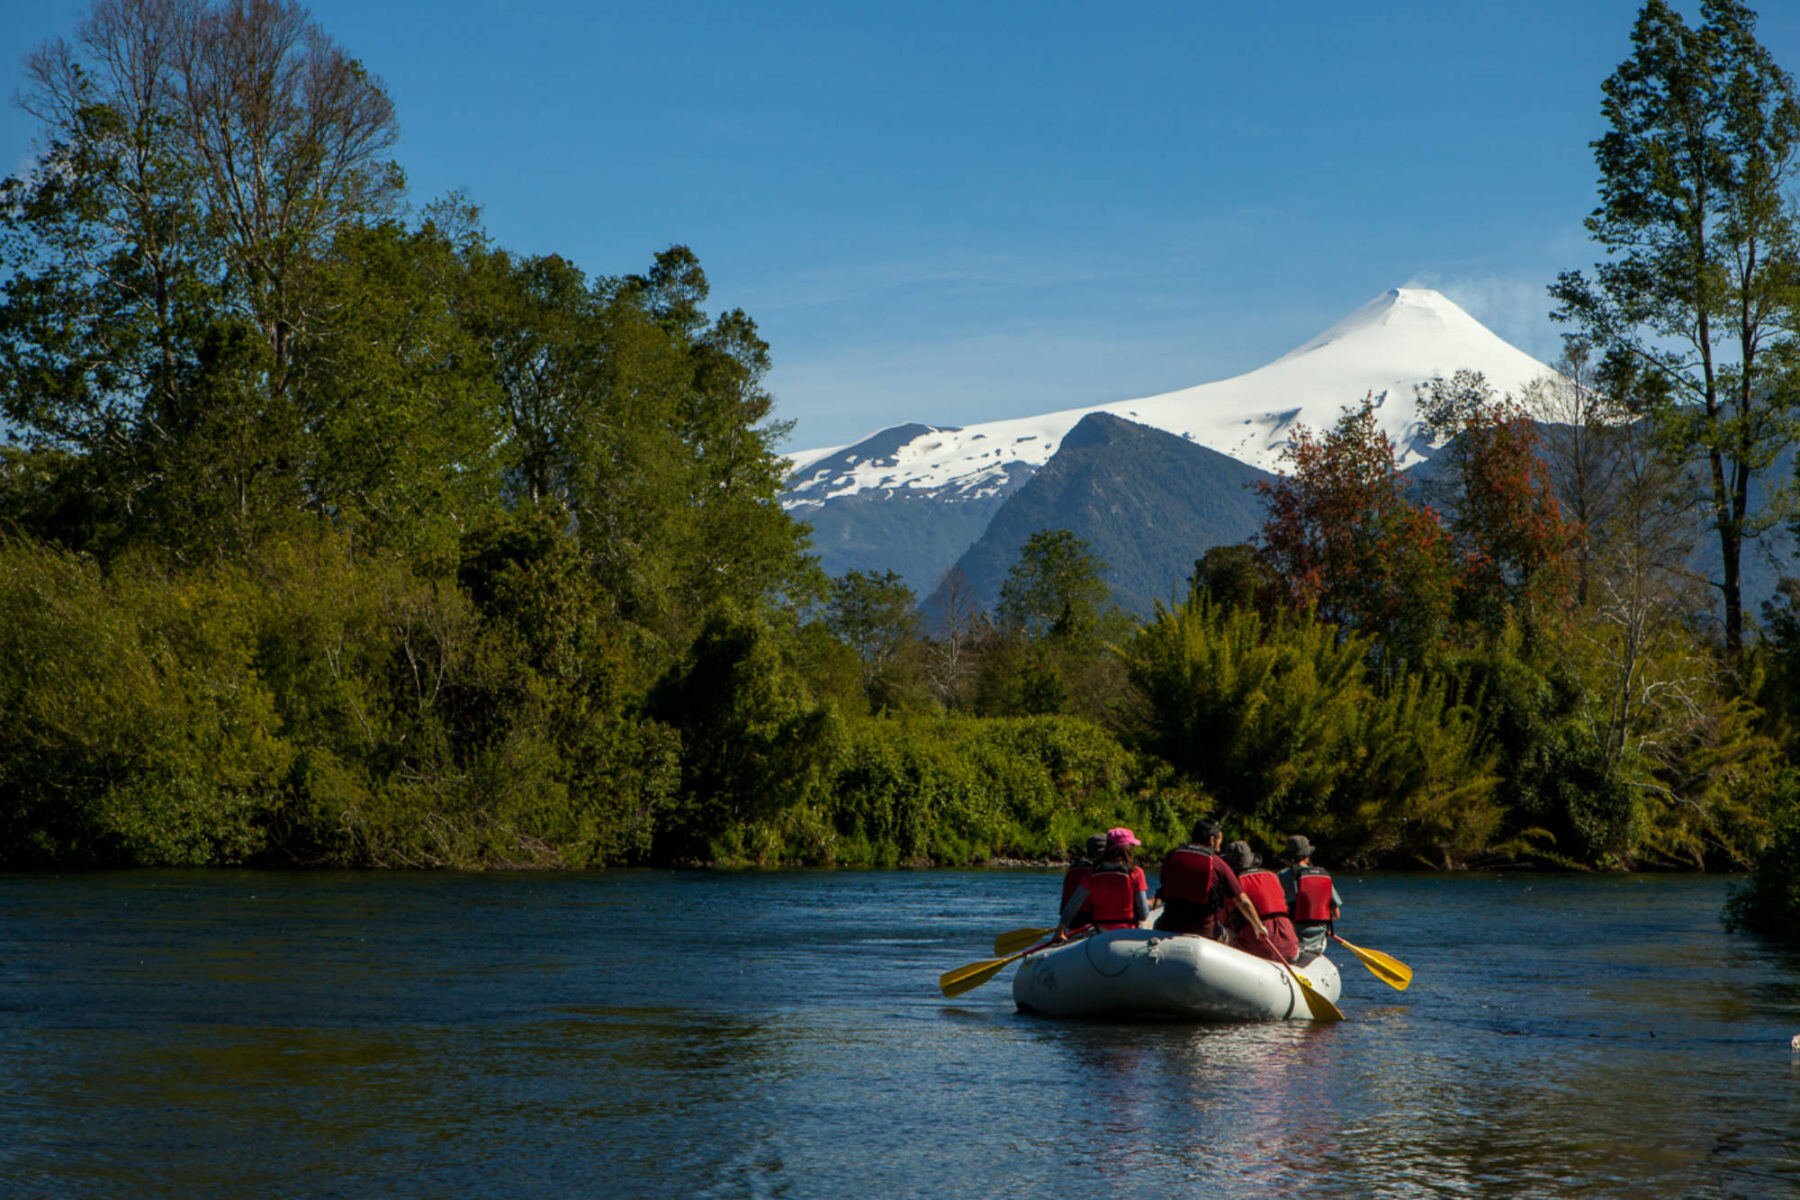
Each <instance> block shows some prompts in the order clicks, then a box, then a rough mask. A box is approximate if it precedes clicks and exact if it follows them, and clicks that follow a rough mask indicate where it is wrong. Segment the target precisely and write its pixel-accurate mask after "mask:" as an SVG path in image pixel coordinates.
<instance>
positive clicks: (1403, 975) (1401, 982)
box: [1331, 933, 1413, 992]
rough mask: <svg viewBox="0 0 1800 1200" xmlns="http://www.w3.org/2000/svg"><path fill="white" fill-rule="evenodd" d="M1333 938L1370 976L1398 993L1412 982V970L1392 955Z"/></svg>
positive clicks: (1336, 936)
mask: <svg viewBox="0 0 1800 1200" xmlns="http://www.w3.org/2000/svg"><path fill="white" fill-rule="evenodd" d="M1331 936H1332V938H1333V939H1334V940H1335V941H1336V942H1337V944H1338V945H1340V946H1342V947H1343V948H1344V949H1346V950H1348V951H1349V952H1350V953H1352V954H1354V955H1356V959H1357V961H1358V962H1360V963H1362V965H1363V966H1365V967H1367V968H1369V974H1371V975H1373V976H1375V978H1377V979H1379V980H1381V982H1383V983H1385V984H1387V985H1388V986H1389V987H1391V988H1393V989H1394V990H1395V991H1397V992H1404V991H1405V990H1406V985H1407V984H1409V983H1411V982H1412V976H1413V973H1412V968H1411V967H1409V966H1407V965H1406V964H1405V963H1403V962H1401V961H1400V960H1399V959H1397V958H1395V957H1394V956H1393V955H1391V954H1383V953H1382V952H1381V951H1379V950H1364V949H1363V948H1362V947H1360V946H1352V945H1351V944H1350V943H1349V942H1346V941H1345V940H1344V939H1343V938H1341V937H1338V935H1337V934H1335V933H1334V934H1332V935H1331Z"/></svg>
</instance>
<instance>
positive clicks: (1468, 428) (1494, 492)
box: [1419, 370, 1581, 634]
mask: <svg viewBox="0 0 1800 1200" xmlns="http://www.w3.org/2000/svg"><path fill="white" fill-rule="evenodd" d="M1419 398H1420V401H1421V407H1422V409H1423V410H1424V413H1425V419H1426V421H1427V422H1428V423H1429V424H1430V425H1431V428H1432V431H1433V432H1434V433H1436V434H1437V435H1438V436H1439V437H1445V438H1449V439H1450V441H1449V444H1448V446H1447V447H1446V448H1445V454H1446V455H1448V457H1449V459H1450V461H1451V464H1452V468H1453V470H1452V472H1451V479H1450V484H1451V486H1450V489H1449V496H1450V503H1449V506H1448V507H1449V510H1450V531H1451V535H1452V537H1453V538H1454V541H1455V546H1456V550H1457V554H1458V557H1459V559H1460V563H1459V572H1458V576H1459V577H1458V580H1457V591H1458V597H1457V599H1458V606H1459V608H1460V610H1461V615H1462V616H1463V617H1464V618H1465V619H1467V620H1472V621H1474V622H1476V623H1477V624H1479V625H1483V626H1485V627H1487V628H1488V629H1489V630H1490V631H1493V630H1498V629H1499V628H1500V627H1501V626H1502V625H1503V624H1504V623H1505V622H1506V620H1507V619H1508V618H1509V617H1516V618H1518V619H1519V620H1520V621H1521V622H1522V623H1523V626H1524V628H1525V630H1526V632H1527V633H1528V634H1529V633H1532V632H1535V630H1536V629H1537V628H1538V626H1539V625H1540V624H1541V622H1542V621H1543V620H1544V618H1546V617H1547V616H1549V615H1551V614H1552V613H1554V612H1556V611H1559V610H1561V609H1563V608H1565V607H1566V601H1567V599H1568V593H1569V591H1570V584H1571V583H1572V582H1573V574H1574V572H1573V571H1572V569H1571V566H1572V564H1571V556H1572V551H1573V550H1574V549H1575V547H1576V546H1577V545H1579V544H1580V542H1581V536H1580V532H1581V531H1580V530H1579V529H1578V528H1577V527H1576V526H1574V525H1572V524H1571V523H1570V522H1568V521H1567V520H1565V519H1564V517H1563V514H1562V505H1561V504H1560V503H1558V501H1557V498H1556V493H1555V489H1554V488H1553V487H1552V486H1551V482H1550V472H1549V468H1548V466H1547V465H1546V464H1545V462H1544V460H1543V459H1542V458H1541V457H1540V455H1539V449H1540V445H1541V443H1540V442H1539V439H1538V430H1537V425H1536V424H1535V423H1534V422H1533V421H1532V420H1531V418H1530V417H1529V416H1528V415H1527V414H1526V412H1525V409H1524V407H1523V405H1521V404H1520V403H1519V402H1518V401H1516V400H1514V399H1513V398H1512V397H1511V396H1501V395H1497V394H1495V392H1494V390H1493V388H1491V387H1489V386H1488V383H1487V380H1486V379H1485V378H1483V376H1482V375H1481V373H1480V372H1479V371H1466V370H1464V371H1458V372H1456V374H1455V375H1453V376H1452V377H1450V378H1449V379H1444V378H1442V377H1439V378H1437V379H1433V380H1432V381H1431V382H1430V383H1428V384H1426V385H1424V386H1423V387H1421V388H1420V389H1419Z"/></svg>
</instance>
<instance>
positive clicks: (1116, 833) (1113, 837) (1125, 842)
mask: <svg viewBox="0 0 1800 1200" xmlns="http://www.w3.org/2000/svg"><path fill="white" fill-rule="evenodd" d="M1143 844H1144V843H1142V842H1140V841H1138V835H1137V834H1135V833H1133V832H1131V830H1129V829H1127V828H1125V827H1124V826H1123V825H1121V826H1119V827H1118V828H1117V829H1109V830H1107V831H1106V848H1107V849H1108V850H1110V849H1112V848H1113V847H1114V846H1141V845H1143Z"/></svg>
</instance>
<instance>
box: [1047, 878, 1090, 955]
mask: <svg viewBox="0 0 1800 1200" xmlns="http://www.w3.org/2000/svg"><path fill="white" fill-rule="evenodd" d="M1087 902H1088V890H1087V884H1085V883H1082V884H1077V885H1076V886H1075V890H1074V891H1072V892H1070V893H1069V902H1068V903H1067V904H1065V905H1063V908H1062V912H1061V913H1059V914H1057V918H1056V932H1055V933H1054V934H1052V935H1051V940H1052V941H1058V942H1060V941H1062V940H1063V938H1065V937H1067V936H1068V933H1069V926H1070V925H1073V924H1074V923H1075V916H1076V914H1077V913H1079V912H1080V911H1081V910H1082V908H1083V906H1085V905H1086V904H1087Z"/></svg>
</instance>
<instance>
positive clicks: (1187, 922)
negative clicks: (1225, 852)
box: [1156, 820, 1265, 937]
mask: <svg viewBox="0 0 1800 1200" xmlns="http://www.w3.org/2000/svg"><path fill="white" fill-rule="evenodd" d="M1191 836H1192V837H1193V841H1191V842H1189V843H1188V844H1187V845H1185V846H1183V847H1181V848H1180V849H1179V850H1175V851H1172V852H1171V853H1170V854H1169V857H1168V858H1166V859H1164V860H1163V865H1162V875H1161V878H1160V879H1159V880H1158V881H1157V882H1158V884H1159V885H1160V886H1159V887H1158V888H1157V889H1156V897H1157V899H1158V900H1161V901H1162V904H1163V913H1162V916H1161V917H1160V918H1158V919H1157V922H1156V927H1157V928H1158V929H1161V930H1166V931H1168V932H1170V933H1195V934H1199V935H1200V936H1201V937H1217V936H1219V935H1220V934H1221V933H1222V932H1224V925H1223V917H1224V915H1225V913H1226V912H1227V911H1228V910H1230V909H1232V908H1235V909H1236V910H1237V911H1238V912H1239V913H1240V914H1241V915H1242V916H1243V918H1244V923H1245V924H1246V925H1247V926H1249V928H1250V929H1251V931H1252V932H1253V933H1254V934H1255V935H1256V936H1257V937H1262V936H1265V931H1264V929H1263V923H1262V917H1261V916H1260V915H1258V913H1257V911H1256V906H1255V905H1253V904H1251V903H1250V901H1249V900H1248V899H1246V898H1245V896H1244V888H1243V885H1242V884H1240V883H1239V882H1238V878H1237V873H1236V872H1234V871H1233V870H1232V869H1231V866H1230V864H1228V863H1227V862H1226V861H1225V860H1224V859H1223V858H1220V857H1219V843H1220V842H1221V841H1223V840H1224V838H1225V828H1224V826H1222V825H1220V824H1219V823H1218V822H1217V821H1212V820H1201V821H1197V822H1195V824H1194V829H1193V833H1192V835H1191Z"/></svg>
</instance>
